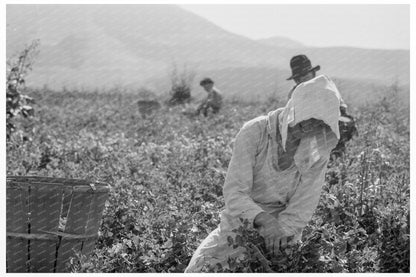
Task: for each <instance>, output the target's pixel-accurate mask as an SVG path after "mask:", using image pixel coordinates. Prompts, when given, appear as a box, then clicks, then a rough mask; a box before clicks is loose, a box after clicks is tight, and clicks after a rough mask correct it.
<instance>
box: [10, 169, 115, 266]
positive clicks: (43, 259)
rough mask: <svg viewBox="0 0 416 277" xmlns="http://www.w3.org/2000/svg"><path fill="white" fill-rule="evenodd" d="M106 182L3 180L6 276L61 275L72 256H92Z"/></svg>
mask: <svg viewBox="0 0 416 277" xmlns="http://www.w3.org/2000/svg"><path fill="white" fill-rule="evenodd" d="M108 191H109V187H108V185H107V184H104V183H98V182H94V183H91V182H88V181H86V180H77V179H63V178H50V177H21V176H8V177H7V272H65V269H66V267H67V265H66V264H67V262H68V261H69V259H70V258H71V257H72V256H74V254H75V253H82V254H83V255H85V256H88V255H89V254H91V252H92V250H93V249H94V246H95V242H96V239H97V236H98V228H99V224H100V220H101V217H102V212H103V210H104V205H105V201H106V200H107V197H108Z"/></svg>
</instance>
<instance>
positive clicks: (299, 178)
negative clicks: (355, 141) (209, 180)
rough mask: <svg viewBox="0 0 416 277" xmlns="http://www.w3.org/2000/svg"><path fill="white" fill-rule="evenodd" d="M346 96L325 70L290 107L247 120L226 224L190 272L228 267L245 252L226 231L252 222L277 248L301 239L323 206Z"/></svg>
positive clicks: (236, 151)
mask: <svg viewBox="0 0 416 277" xmlns="http://www.w3.org/2000/svg"><path fill="white" fill-rule="evenodd" d="M339 109H340V96H339V93H338V91H337V89H336V87H335V86H334V85H333V83H332V82H331V81H330V80H329V79H328V78H327V77H326V76H324V75H321V76H318V77H316V78H314V79H312V80H309V81H307V82H303V83H302V84H299V85H298V86H297V88H296V89H295V90H294V92H293V95H292V98H291V99H290V100H289V101H288V103H287V104H286V106H285V107H284V108H279V109H277V110H275V111H272V112H270V113H269V114H268V115H265V116H260V117H257V118H255V119H253V120H251V121H248V122H247V123H245V124H244V126H243V127H242V128H241V130H240V131H239V133H238V134H237V137H236V139H235V143H234V148H233V154H232V158H231V161H230V164H229V166H228V172H227V175H226V178H225V184H224V189H223V194H224V200H225V209H224V210H223V211H222V212H221V214H220V219H221V222H220V225H219V226H218V228H217V229H215V230H214V231H212V232H211V233H210V234H209V235H208V237H207V238H206V239H205V240H204V241H203V242H202V243H201V245H200V246H199V247H198V249H197V250H196V251H195V253H194V255H193V257H192V259H191V261H190V263H189V265H188V267H187V268H186V270H185V272H199V271H201V268H203V267H204V265H211V266H214V267H215V266H216V265H217V264H218V263H219V264H221V265H222V267H223V268H227V267H228V263H227V260H228V258H238V257H241V256H242V255H244V252H245V248H243V247H237V248H234V247H231V246H229V244H228V240H227V237H228V236H231V237H234V238H235V232H233V231H232V230H234V229H237V228H238V227H239V226H241V220H240V219H243V220H248V222H249V228H252V229H254V230H257V231H258V232H259V234H260V235H261V236H262V237H263V238H264V239H265V243H266V247H267V249H268V251H270V252H271V253H273V252H274V253H276V252H277V251H279V250H280V248H279V245H281V247H285V246H286V245H287V244H288V243H293V242H295V241H298V240H300V236H301V233H302V229H303V228H304V227H305V226H306V224H307V223H308V222H309V220H310V219H311V217H312V214H313V212H314V210H315V208H316V206H317V205H318V201H319V198H320V193H321V187H322V185H323V183H324V180H325V172H326V168H327V163H328V160H329V156H330V152H331V150H332V149H333V148H334V147H335V145H336V144H337V142H338V139H339V129H338V118H339V116H340V110H339Z"/></svg>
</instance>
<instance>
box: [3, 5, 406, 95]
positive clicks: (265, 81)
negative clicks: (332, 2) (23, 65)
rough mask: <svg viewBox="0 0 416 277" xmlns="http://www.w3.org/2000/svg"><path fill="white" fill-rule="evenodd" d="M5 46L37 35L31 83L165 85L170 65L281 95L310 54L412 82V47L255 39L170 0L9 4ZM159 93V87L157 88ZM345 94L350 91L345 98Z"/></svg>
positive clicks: (355, 71) (239, 91)
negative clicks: (296, 62)
mask: <svg viewBox="0 0 416 277" xmlns="http://www.w3.org/2000/svg"><path fill="white" fill-rule="evenodd" d="M6 15H7V29H6V32H7V33H6V35H7V39H6V51H7V57H12V56H13V55H15V54H16V53H17V52H18V51H20V50H22V49H23V47H24V45H25V44H28V43H30V41H32V40H33V39H37V38H38V39H40V43H41V45H40V49H39V50H40V54H39V56H38V58H37V60H36V64H35V65H34V67H33V72H31V73H30V75H29V76H28V78H27V84H28V85H30V86H37V87H41V86H43V85H44V84H47V85H48V86H49V87H50V88H55V89H61V88H62V87H67V88H85V89H89V88H109V87H115V86H127V87H130V88H132V89H135V88H137V87H140V86H143V85H146V86H151V87H154V88H156V89H157V90H163V89H164V87H165V86H164V84H165V83H166V82H168V81H169V71H170V70H171V68H172V65H173V64H177V65H184V64H186V65H187V66H188V67H189V68H191V69H192V70H194V71H195V72H196V73H197V78H198V77H199V76H206V75H209V76H213V78H216V80H217V81H218V82H219V83H221V84H222V85H221V87H223V88H224V91H225V94H226V95H233V96H234V95H237V96H238V95H248V97H256V96H255V94H254V96H252V95H251V93H257V94H258V93H261V94H267V93H273V92H274V91H275V90H278V92H277V93H278V94H281V95H284V94H286V93H287V89H290V87H291V86H292V84H291V83H290V82H287V81H286V78H287V77H288V76H290V71H289V60H290V58H291V57H292V56H293V55H296V54H299V53H305V54H307V55H308V56H309V57H310V58H311V60H312V62H313V63H314V64H319V65H321V67H322V73H325V74H328V75H330V76H331V77H335V78H339V79H348V80H358V81H357V82H358V83H355V85H357V84H362V83H363V82H364V83H368V82H370V83H374V84H377V85H389V84H391V83H393V82H394V81H396V80H397V81H398V82H399V83H400V84H401V85H404V86H408V84H409V68H410V66H409V51H407V50H380V49H378V50H376V49H360V48H350V47H330V48H313V47H307V46H304V45H303V44H301V43H299V42H296V41H292V40H290V39H286V38H271V39H265V40H257V41H256V40H251V39H248V38H246V37H243V36H240V35H236V34H233V33H230V32H228V31H225V30H223V29H222V28H220V27H218V26H216V25H215V24H213V23H211V22H209V21H208V20H206V19H204V18H201V17H199V16H197V15H195V14H193V13H191V12H188V11H185V10H183V9H181V8H179V7H177V6H173V5H28V4H26V5H10V4H9V5H7V8H6ZM160 92H161V91H160ZM346 98H347V97H346Z"/></svg>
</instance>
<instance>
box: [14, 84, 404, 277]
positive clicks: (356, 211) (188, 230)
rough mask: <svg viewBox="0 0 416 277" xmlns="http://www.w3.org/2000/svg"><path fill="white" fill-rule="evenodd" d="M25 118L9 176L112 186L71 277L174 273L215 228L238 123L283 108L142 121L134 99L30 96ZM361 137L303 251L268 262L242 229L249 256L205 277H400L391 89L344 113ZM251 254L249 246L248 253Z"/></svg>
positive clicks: (252, 106) (176, 113) (241, 106)
mask: <svg viewBox="0 0 416 277" xmlns="http://www.w3.org/2000/svg"><path fill="white" fill-rule="evenodd" d="M27 94H28V95H29V96H30V97H32V98H33V99H34V101H35V103H34V104H33V105H32V106H33V108H34V111H35V112H34V116H33V117H30V118H29V117H28V118H23V117H16V118H15V125H16V131H14V132H13V133H12V134H11V136H10V138H9V139H8V140H7V145H6V147H7V174H8V175H36V176H51V177H65V178H81V179H91V180H98V181H103V182H106V183H108V184H109V186H110V194H109V198H108V201H107V202H106V205H105V209H104V212H103V217H102V223H101V226H100V230H99V238H98V240H97V243H96V248H95V250H94V252H93V254H92V256H91V257H88V258H87V257H83V256H81V255H75V256H74V258H72V259H71V261H70V263H69V264H68V270H69V271H71V272H84V273H85V272H87V273H90V272H135V273H139V272H140V273H148V272H161V273H170V272H183V271H184V270H185V268H186V266H187V264H188V262H189V261H190V259H191V257H192V254H193V252H194V251H195V250H196V248H197V247H198V245H199V244H200V242H201V241H202V240H203V239H204V238H205V237H206V236H207V235H208V234H209V233H210V232H211V231H212V230H214V229H215V228H216V227H217V225H218V224H219V213H220V211H221V210H222V209H223V208H224V199H223V196H222V187H223V183H224V178H225V174H226V171H227V166H228V163H229V161H230V158H231V155H232V147H233V140H234V138H235V136H236V134H237V132H238V131H239V129H240V128H241V127H242V125H243V123H244V122H246V121H248V120H250V119H252V118H254V117H256V116H259V115H262V114H266V113H267V112H269V111H271V110H274V109H276V108H278V107H281V106H283V105H284V101H279V100H278V99H274V100H273V101H267V102H253V103H244V102H239V101H236V100H227V99H226V100H225V103H224V106H223V109H222V110H221V111H220V113H219V114H217V115H209V116H208V117H204V116H202V115H201V116H194V117H190V116H188V115H186V114H184V113H183V112H182V111H183V109H184V106H181V105H178V106H173V107H168V106H166V105H162V106H161V108H160V109H158V110H156V111H154V112H153V114H152V115H150V116H147V117H146V118H143V117H142V115H141V114H140V112H139V109H138V106H137V101H138V100H139V96H138V94H135V93H132V92H124V91H122V89H119V90H117V89H114V90H109V91H106V92H99V91H68V90H65V91H51V90H48V89H43V90H40V89H38V90H30V91H28V92H27ZM350 113H351V114H352V115H354V116H355V118H356V121H357V129H358V133H359V135H358V136H356V137H354V138H353V139H352V140H351V141H349V142H348V144H347V151H346V153H345V155H344V156H342V157H340V158H337V159H334V160H332V161H331V162H330V164H329V166H328V167H329V168H328V172H327V176H326V182H325V184H324V185H323V190H322V194H321V199H320V203H319V206H318V208H317V210H316V211H315V213H314V216H313V218H312V220H311V221H310V222H309V224H308V226H307V227H306V228H305V230H304V232H303V236H302V241H301V242H300V243H298V244H296V245H291V246H289V247H288V248H286V249H285V251H283V252H282V253H280V254H279V255H277V256H273V257H272V256H270V255H268V254H267V253H266V252H265V247H264V242H262V239H261V238H260V237H259V236H258V235H257V234H256V233H255V232H254V231H252V230H250V229H249V228H244V227H242V228H240V229H238V230H236V232H239V236H238V238H239V239H238V240H236V241H232V242H230V243H233V244H235V245H239V246H243V247H245V248H246V249H247V251H246V254H245V255H244V256H242V257H240V259H239V260H231V259H230V260H229V267H225V268H223V267H219V266H218V267H215V268H212V267H207V268H206V271H207V272H212V271H214V272H409V268H410V215H409V213H410V210H409V202H410V180H409V172H410V164H409V163H410V141H409V133H410V128H409V121H410V119H409V117H410V116H409V103H408V102H406V101H403V100H402V99H401V98H400V97H398V96H397V88H392V90H391V92H390V93H388V94H386V95H385V97H384V98H383V97H381V98H380V99H379V100H378V101H375V102H373V103H371V104H368V105H363V106H361V107H351V108H350ZM254 242H257V243H254Z"/></svg>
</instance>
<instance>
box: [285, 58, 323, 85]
mask: <svg viewBox="0 0 416 277" xmlns="http://www.w3.org/2000/svg"><path fill="white" fill-rule="evenodd" d="M290 68H291V69H292V76H290V77H289V78H287V80H292V79H293V78H297V77H300V76H303V75H305V74H307V73H308V72H311V71H318V70H319V69H321V66H319V65H317V66H315V67H312V64H311V61H310V60H309V59H308V57H306V56H305V55H297V56H294V57H293V58H292V59H290Z"/></svg>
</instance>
